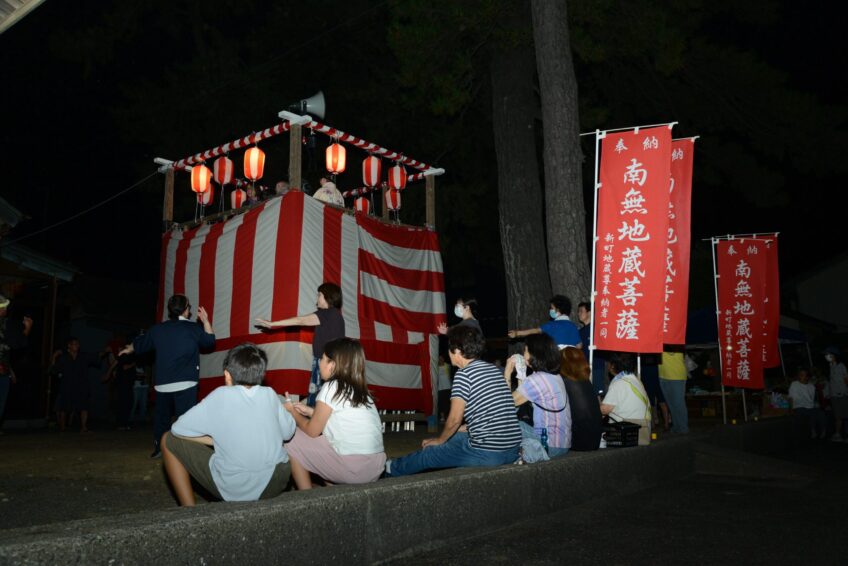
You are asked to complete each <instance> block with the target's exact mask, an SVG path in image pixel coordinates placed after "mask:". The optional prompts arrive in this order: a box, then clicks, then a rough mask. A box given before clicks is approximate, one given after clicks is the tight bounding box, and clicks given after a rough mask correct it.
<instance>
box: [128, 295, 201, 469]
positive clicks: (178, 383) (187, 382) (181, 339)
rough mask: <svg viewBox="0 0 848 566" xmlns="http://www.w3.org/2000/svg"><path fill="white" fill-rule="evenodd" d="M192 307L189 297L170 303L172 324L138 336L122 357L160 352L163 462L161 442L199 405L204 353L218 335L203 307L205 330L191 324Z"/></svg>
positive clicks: (158, 428) (156, 436)
mask: <svg viewBox="0 0 848 566" xmlns="http://www.w3.org/2000/svg"><path fill="white" fill-rule="evenodd" d="M190 316H191V305H190V304H189V301H188V297H186V296H185V295H174V296H172V297H171V298H170V299H168V320H166V321H165V322H160V323H159V324H157V325H155V326H153V327H152V328H151V329H150V330H149V331H147V333H145V334H142V335H140V336H138V337H137V338H136V339H135V340H133V343H132V344H130V345H129V346H127V347H125V348H124V349H123V350H121V351H120V353H119V354H118V355H119V356H121V355H123V354H132V353H133V352H136V353H138V354H143V353H145V352H149V351H151V350H156V361H155V363H154V368H155V376H156V381H155V385H154V387H153V388H154V389H155V390H156V407H155V409H154V410H155V416H154V420H153V453H152V454H151V455H150V457H151V458H159V457H161V456H162V452H161V451H160V450H159V440H160V439H161V438H162V435H163V434H165V433H166V432H168V431H169V430H170V429H171V419H172V418H173V417H177V418H179V417H180V416H181V415H182V414H183V413H185V412H186V411H188V410H189V409H191V408H192V407H193V406H194V405H195V404H196V403H197V382H198V380H199V379H200V350H201V349H203V350H208V349H212V348H214V347H215V334H214V333H213V332H212V325H211V324H210V323H209V316H208V315H207V314H206V310H205V309H204V308H203V307H198V308H197V320H199V321H200V322H201V323H203V327H202V328H201V327H200V326H199V325H198V324H197V323H196V322H192V321H191V320H190V318H189V317H190Z"/></svg>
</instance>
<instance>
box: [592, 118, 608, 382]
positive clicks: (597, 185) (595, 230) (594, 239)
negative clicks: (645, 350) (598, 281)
mask: <svg viewBox="0 0 848 566" xmlns="http://www.w3.org/2000/svg"><path fill="white" fill-rule="evenodd" d="M600 144H601V131H600V130H595V186H594V190H593V191H592V192H593V193H594V195H595V204H594V209H593V212H592V293H591V294H590V295H589V309H590V310H589V328H590V330H591V332H589V371H590V373H589V375H591V376H592V383H593V385H594V384H595V383H597V381H596V379H600V380H601V383H602V384H603V380H604V377H605V376H603V375H602V376H600V378H598V376H596V375H592V374H591V371H592V370H593V369H594V367H595V366H594V365H593V363H594V359H595V294H596V293H597V290H596V289H595V265H596V264H595V262H596V261H597V253H598V190H599V189H600V188H601V184H600V182H598V159H599V155H598V154H599V153H600ZM594 389H595V391H597V387H595V388H594Z"/></svg>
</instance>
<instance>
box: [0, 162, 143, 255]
mask: <svg viewBox="0 0 848 566" xmlns="http://www.w3.org/2000/svg"><path fill="white" fill-rule="evenodd" d="M158 174H159V172H158V171H154V172H153V173H151V174H150V175H148V176H147V177H144V178H143V179H139V180H138V181H136V182H135V183H133V184H132V185H130V186H129V187H127V188H126V189H124V190H122V191H120V192H118V193H115V194H114V195H112V196H110V197H109V198H107V199H106V200H103V201H100V202H98V203H96V204H94V205H92V206H90V207H88V208H86V209H85V210H83V211H81V212H77V213H76V214H74V215H73V216H69V217H68V218H65V219H63V220H60V221H59V222H56V223H55V224H51V225H50V226H47V227H46V228H42V229H41V230H37V231H35V232H33V233H32V234H27V235H26V236H21V237H20V238H15V239H14V240H9V241H4V242H0V247H5V246H9V245H11V244H16V243H18V242H20V241H21V240H26V239H28V238H32V237H33V236H37V235H38V234H43V233H44V232H47V231H48V230H52V229H53V228H57V227H59V226H61V225H62V224H67V223H68V222H70V221H71V220H75V219H77V218H79V217H80V216H83V215H85V214H88V213H89V212H91V211H92V210H95V209H98V208H100V207H101V206H103V205H105V204H108V203H110V202H112V201H113V200H115V199H116V198H118V197H120V196H122V195H124V194H126V193H128V192H130V191H131V190H133V189H134V188H136V187H138V186H140V185H142V184H143V183H144V182H145V181H147V180H148V179H150V178H152V177H154V176H156V175H158Z"/></svg>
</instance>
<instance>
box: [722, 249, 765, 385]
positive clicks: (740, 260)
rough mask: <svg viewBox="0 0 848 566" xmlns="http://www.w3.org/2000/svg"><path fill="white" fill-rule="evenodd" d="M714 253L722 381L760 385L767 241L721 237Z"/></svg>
mask: <svg viewBox="0 0 848 566" xmlns="http://www.w3.org/2000/svg"><path fill="white" fill-rule="evenodd" d="M716 253H717V256H718V257H717V264H718V310H719V316H718V335H719V336H718V341H719V348H720V351H721V355H722V359H721V371H722V376H721V382H722V383H723V384H724V385H729V386H731V387H747V388H750V389H762V388H763V356H762V351H763V333H762V328H763V314H764V311H765V308H764V306H765V305H764V302H763V301H764V299H765V289H766V256H767V255H768V254H767V251H766V243H765V242H763V241H762V240H755V239H744V240H723V241H720V242H718V244H717V246H716Z"/></svg>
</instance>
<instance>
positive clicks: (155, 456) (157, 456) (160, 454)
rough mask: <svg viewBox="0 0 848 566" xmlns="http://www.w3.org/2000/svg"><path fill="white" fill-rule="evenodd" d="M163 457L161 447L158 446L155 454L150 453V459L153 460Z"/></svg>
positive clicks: (154, 450)
mask: <svg viewBox="0 0 848 566" xmlns="http://www.w3.org/2000/svg"><path fill="white" fill-rule="evenodd" d="M161 457H162V451H161V450H159V447H158V446H157V447H156V448H154V449H153V452H151V453H150V459H151V460H158V459H159V458H161Z"/></svg>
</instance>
